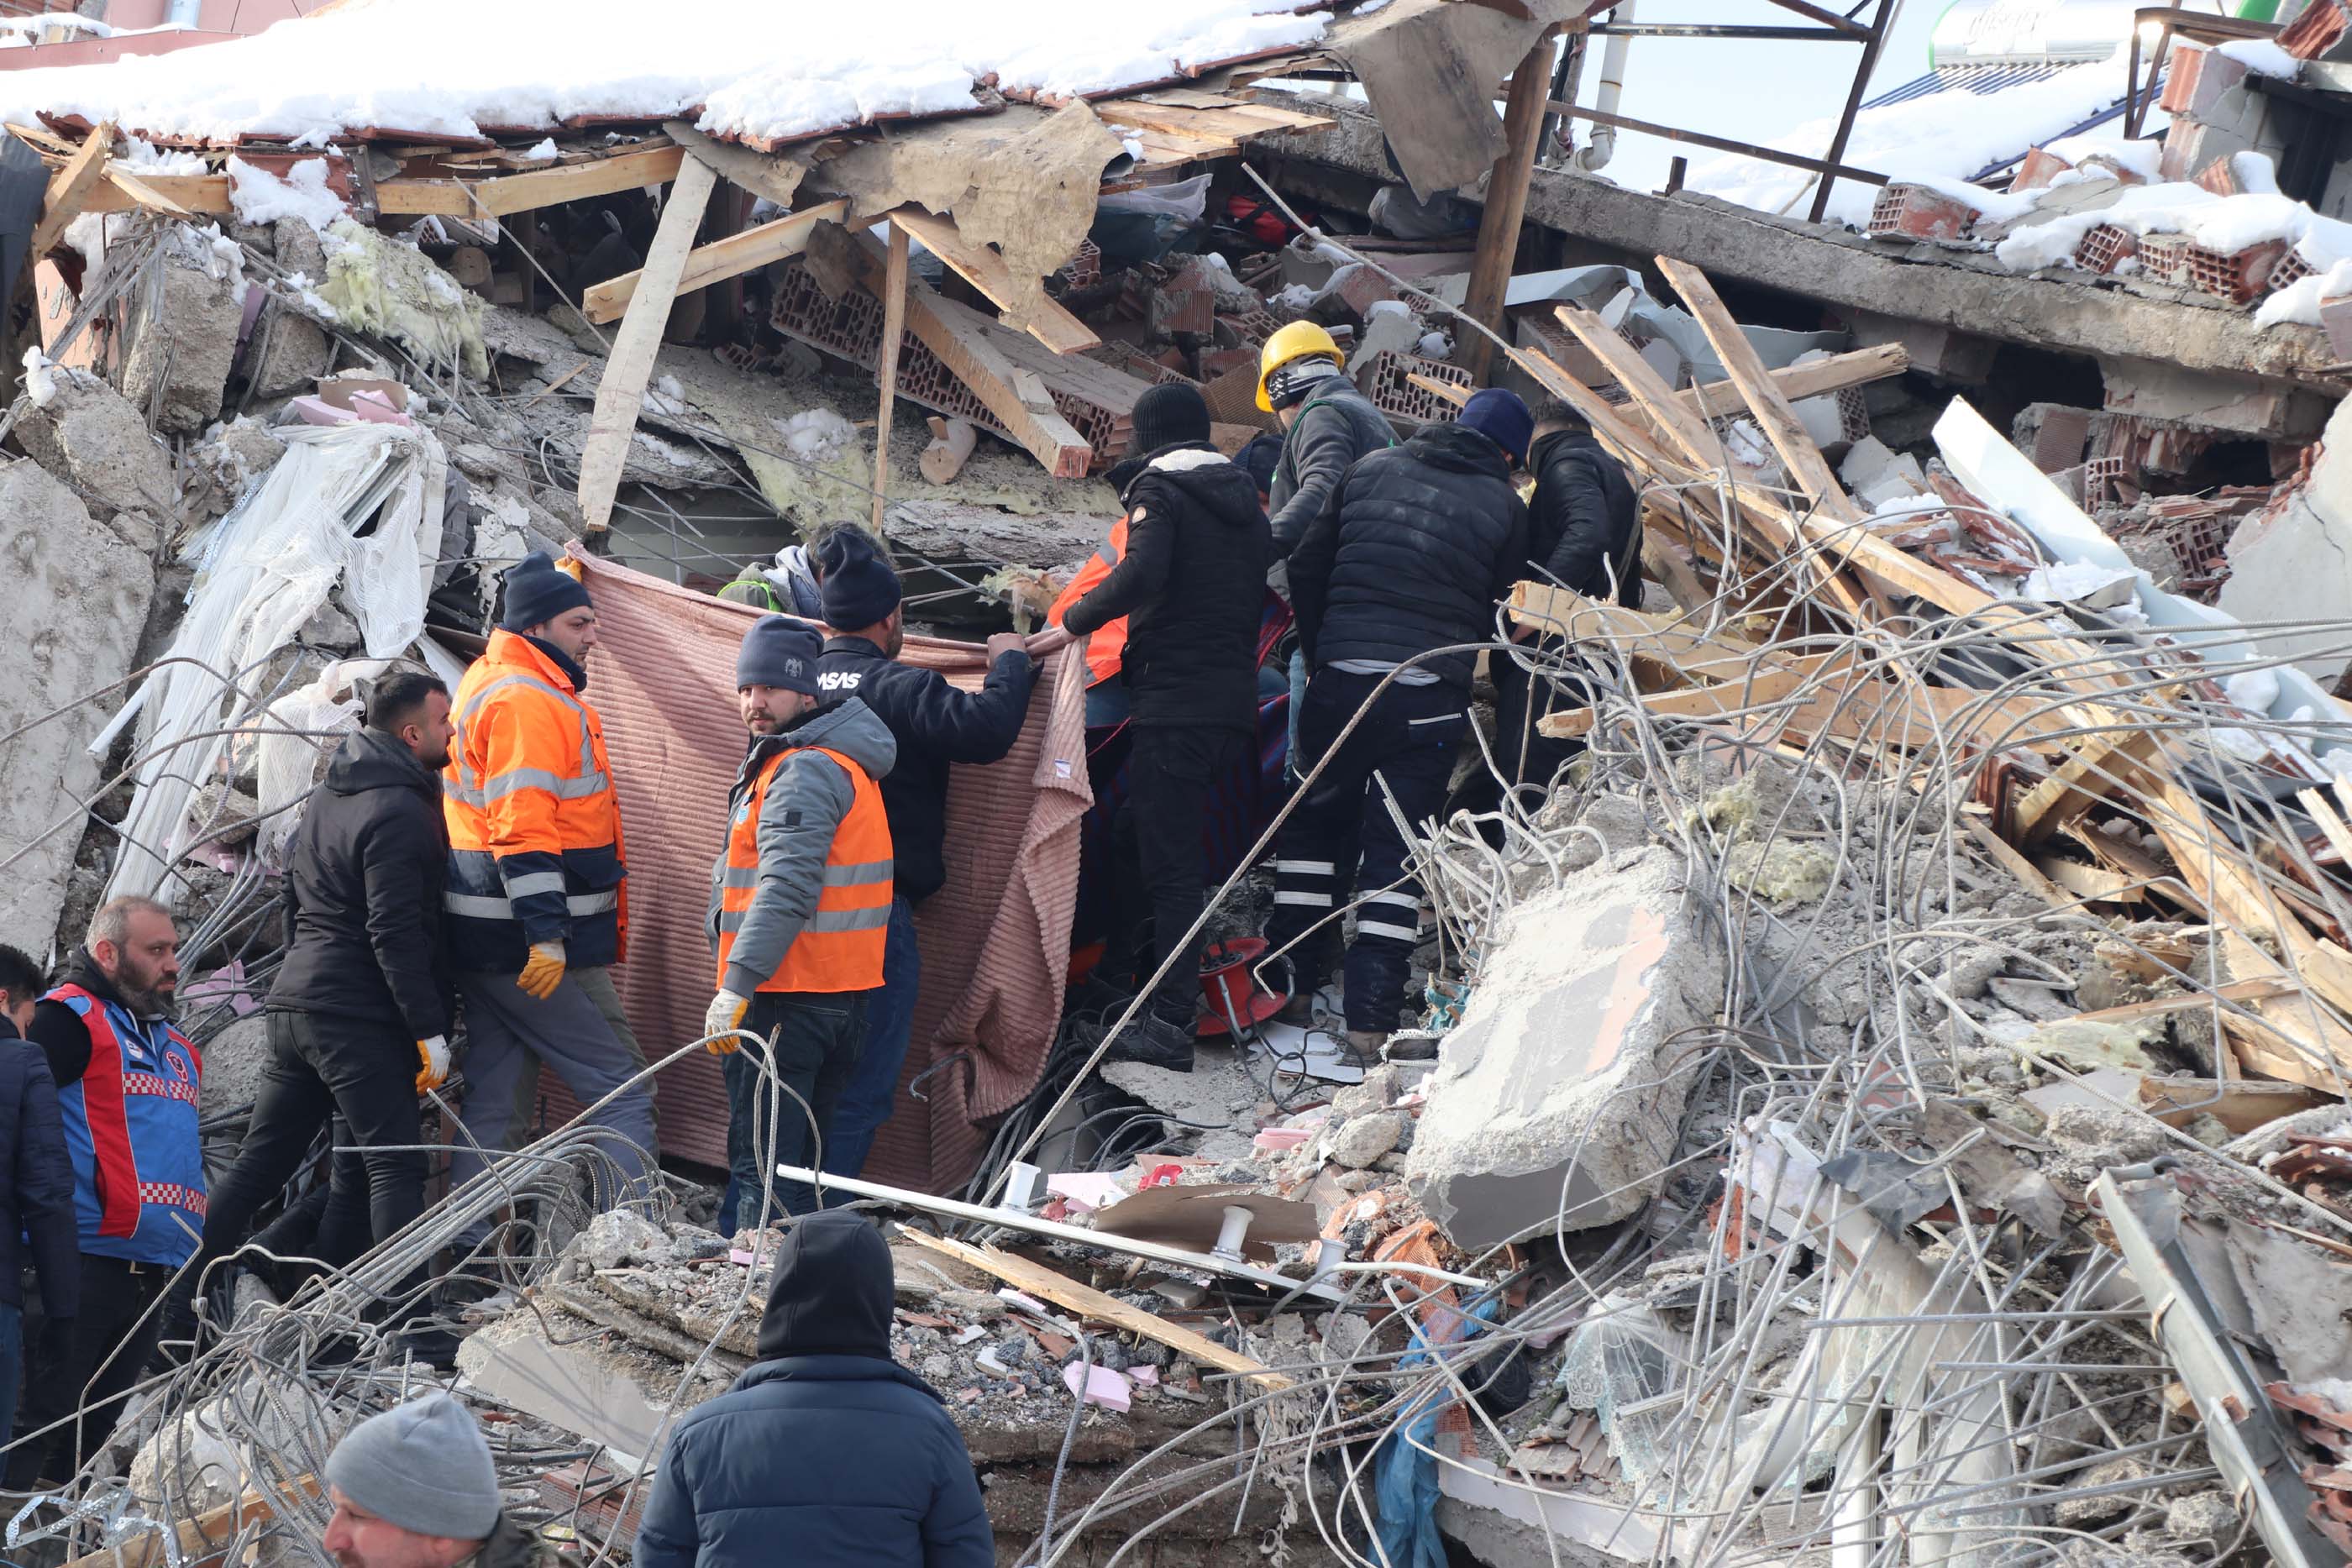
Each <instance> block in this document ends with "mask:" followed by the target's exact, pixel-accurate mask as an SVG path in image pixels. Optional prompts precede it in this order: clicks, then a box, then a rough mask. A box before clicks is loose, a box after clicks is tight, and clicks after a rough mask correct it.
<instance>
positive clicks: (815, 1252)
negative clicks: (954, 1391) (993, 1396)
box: [635, 1209, 996, 1568]
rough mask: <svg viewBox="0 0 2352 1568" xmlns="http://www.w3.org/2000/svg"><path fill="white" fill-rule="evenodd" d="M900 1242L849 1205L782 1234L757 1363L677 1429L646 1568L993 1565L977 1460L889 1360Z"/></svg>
mask: <svg viewBox="0 0 2352 1568" xmlns="http://www.w3.org/2000/svg"><path fill="white" fill-rule="evenodd" d="M890 1310H891V1270H890V1249H889V1247H888V1245H887V1244H886V1243H885V1242H884V1241H883V1239H882V1236H881V1233H880V1232H879V1231H877V1230H876V1229H875V1228H874V1227H873V1226H872V1225H871V1224H869V1223H868V1222H867V1221H866V1219H865V1218H863V1217H861V1216H859V1215H857V1214H855V1213H852V1212H850V1211H849V1210H847V1209H824V1210H820V1211H819V1212H817V1213H815V1214H812V1215H809V1216H808V1217H806V1218H803V1219H800V1220H798V1221H796V1222H794V1224H793V1227H792V1228H791V1229H790V1230H789V1231H787V1232H786V1233H785V1236H784V1240H783V1243H782V1248H781V1249H780V1250H779V1252H778V1255H777V1258H776V1276H775V1282H774V1284H773V1285H772V1287H771V1288H770V1290H769V1293H768V1309H767V1312H765V1313H764V1314H763V1315H762V1316H761V1319H760V1356H761V1359H760V1361H759V1362H758V1363H757V1364H755V1365H753V1366H752V1367H751V1369H750V1370H748V1371H747V1372H745V1373H744V1374H743V1375H742V1376H741V1377H740V1378H737V1379H736V1381H735V1386H734V1387H733V1388H731V1389H730V1390H729V1391H728V1392H727V1393H725V1394H722V1395H720V1396H719V1397H718V1398H716V1399H714V1400H712V1401H710V1403H709V1404H708V1405H705V1406H702V1407H701V1408H699V1409H698V1410H696V1411H695V1412H694V1413H693V1414H691V1415H689V1416H687V1417H686V1418H685V1419H684V1420H682V1421H680V1422H679V1423H678V1425H677V1430H676V1431H675V1432H673V1433H672V1434H671V1435H670V1439H669V1447H668V1448H667V1449H665V1450H664V1451H663V1454H662V1459H661V1469H660V1470H659V1472H658V1473H657V1474H656V1476H655V1478H654V1487H653V1494H652V1496H651V1497H650V1498H648V1499H647V1500H646V1511H645V1519H644V1522H643V1523H641V1524H640V1525H639V1526H638V1528H637V1542H636V1548H635V1563H636V1564H637V1568H768V1565H770V1564H773V1563H792V1564H793V1568H995V1563H996V1545H995V1537H994V1535H993V1533H992V1531H990V1529H989V1525H988V1512H987V1510H986V1508H985V1506H984V1505H983V1504H982V1501H981V1496H980V1483H979V1481H978V1480H977V1479H975V1478H974V1477H973V1475H972V1469H971V1454H970V1453H968V1452H967V1451H966V1450H965V1448H964V1446H963V1436H962V1434H961V1433H960V1432H958V1431H957V1430H956V1427H955V1423H954V1422H953V1421H952V1420H950V1418H949V1416H948V1413H947V1409H946V1407H945V1406H943V1405H941V1404H940V1396H938V1395H937V1394H936V1393H934V1392H933V1391H932V1389H931V1385H929V1384H928V1383H925V1382H924V1381H923V1380H922V1379H921V1378H919V1377H918V1376H916V1375H914V1374H913V1373H911V1372H908V1370H906V1369H905V1368H904V1367H902V1366H900V1365H898V1364H897V1363H896V1362H894V1361H892V1360H891V1359H890Z"/></svg>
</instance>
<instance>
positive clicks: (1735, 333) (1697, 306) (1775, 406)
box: [1657, 256, 1863, 522]
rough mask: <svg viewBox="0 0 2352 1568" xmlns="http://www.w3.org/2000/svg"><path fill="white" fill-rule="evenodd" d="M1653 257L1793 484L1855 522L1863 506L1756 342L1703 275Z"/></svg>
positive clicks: (1670, 259)
mask: <svg viewBox="0 0 2352 1568" xmlns="http://www.w3.org/2000/svg"><path fill="white" fill-rule="evenodd" d="M1657 261H1658V267H1659V269H1660V270H1661V271H1663V272H1664V274H1665V276H1666V281H1667V282H1668V283H1671V284H1673V285H1674V287H1675V293H1677V294H1679V295H1681V296H1682V298H1683V304H1684V305H1685V306H1686V307H1687V308H1689V310H1690V312H1691V314H1692V315H1694V316H1696V317H1697V318H1698V325H1699V330H1701V331H1703V332H1705V333H1706V340H1707V342H1708V343H1709V344H1711V345H1712V346H1713V347H1714V349H1715V357H1716V358H1717V359H1718V360H1720V361H1723V371H1724V374H1725V375H1726V376H1727V377H1728V378H1730V381H1731V384H1732V385H1733V386H1735V387H1737V388H1738V389H1739V395H1740V396H1741V397H1742V398H1744V399H1746V400H1747V402H1748V412H1749V413H1753V414H1754V415H1755V416H1756V422H1757V423H1759V424H1760V425H1762V426H1763V427H1764V435H1765V439H1767V440H1768V441H1769V442H1771V444H1772V449H1773V450H1774V451H1775V452H1778V453H1779V454H1780V461H1781V462H1782V463H1784V464H1786V465H1788V469H1789V475H1790V477H1791V478H1793V479H1794V480H1795V481H1796V483H1797V487H1798V488H1799V489H1801V490H1802V491H1803V492H1804V493H1805V494H1806V495H1808V496H1810V497H1812V498H1813V501H1814V502H1815V503H1816V504H1817V505H1818V506H1819V507H1821V508H1822V511H1824V512H1826V513H1828V514H1829V515H1830V516H1831V517H1833V518H1835V519H1837V520H1840V521H1843V522H1859V521H1860V520H1861V518H1862V516H1863V511H1862V508H1861V507H1857V506H1855V505H1854V503H1853V497H1849V496H1848V495H1847V494H1846V493H1845V487H1844V486H1842V485H1840V484H1839V483H1838V477H1837V476H1836V475H1835V474H1833V473H1832V472H1831V471H1830V465H1829V459H1827V458H1826V457H1823V456H1822V449H1821V448H1820V447H1818V446H1816V445H1814V444H1813V438H1812V437H1811V435H1809V434H1806V433H1805V424H1804V422H1803V421H1802V420H1801V419H1799V418H1798V417H1797V411H1796V410H1795V409H1793V408H1791V407H1790V404H1789V399H1788V397H1787V395H1786V394H1784V393H1783V392H1781V391H1780V387H1779V386H1778V385H1777V384H1775V382H1773V380H1772V373H1771V372H1770V371H1767V370H1766V369H1765V368H1764V361H1762V360H1761V359H1759V358H1758V357H1757V354H1756V345H1755V344H1753V343H1751V342H1749V341H1748V334H1747V333H1745V332H1743V331H1741V330H1740V329H1739V323H1738V322H1737V321H1735V320H1733V319H1732V317H1731V312H1730V310H1729V309H1728V308H1726V306H1725V305H1724V303H1723V299H1722V297H1721V296H1719V295H1717V293H1716V291H1715V285H1714V284H1712V283H1710V282H1708V281H1707V277H1706V274H1705V273H1704V272H1701V271H1700V270H1699V269H1698V268H1697V267H1693V266H1692V265H1691V264H1690V263H1688V262H1686V261H1681V260H1677V259H1676V258H1675V257H1674V256H1659V257H1658V258H1657Z"/></svg>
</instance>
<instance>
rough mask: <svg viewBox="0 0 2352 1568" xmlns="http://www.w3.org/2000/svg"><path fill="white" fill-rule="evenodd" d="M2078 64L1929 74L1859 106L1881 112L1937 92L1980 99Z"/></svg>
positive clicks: (2066, 61) (1893, 88)
mask: <svg viewBox="0 0 2352 1568" xmlns="http://www.w3.org/2000/svg"><path fill="white" fill-rule="evenodd" d="M2081 63H2082V62H2081V61H2079V60H2063V61H2059V62H2056V63H2054V64H2051V65H2032V66H1969V67H1962V68H1957V69H1952V70H1943V71H1929V72H1928V73H1927V75H1926V76H1919V77H1913V78H1911V79H1910V80H1909V81H1906V82H1905V83H1903V84H1902V85H1901V86H1899V87H1892V88H1889V89H1886V90H1885V92H1882V93H1880V94H1879V95H1878V96H1877V97H1876V98H1874V99H1870V100H1869V101H1868V102H1866V103H1864V105H1863V106H1862V107H1863V108H1864V109H1883V108H1885V106H1886V105H1888V104H1890V103H1909V102H1910V101H1911V100H1912V99H1919V98H1926V97H1927V96H1929V95H1930V94H1932V93H1938V92H1972V93H1976V94H1977V95H1979V97H1982V96H1984V95H1986V94H1989V93H1996V92H1999V91H2000V90H2001V89H2004V88H2012V87H2018V86H2021V85H2022V84H2023V83H2026V82H2030V81H2046V80H2048V79H2049V78H2052V77H2054V76H2056V75H2057V74H2058V73H2059V72H2060V71H2065V70H2072V69H2074V67H2076V66H2077V65H2080V64H2081Z"/></svg>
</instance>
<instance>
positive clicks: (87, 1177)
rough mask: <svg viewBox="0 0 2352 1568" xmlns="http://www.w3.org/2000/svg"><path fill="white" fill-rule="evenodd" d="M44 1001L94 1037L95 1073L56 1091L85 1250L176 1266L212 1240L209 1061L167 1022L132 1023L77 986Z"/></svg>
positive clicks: (124, 1011)
mask: <svg viewBox="0 0 2352 1568" xmlns="http://www.w3.org/2000/svg"><path fill="white" fill-rule="evenodd" d="M46 999H47V1000H49V1001H53V1002H63V1003H64V1004H65V1005H66V1006H68V1007H69V1008H71V1009H73V1010H74V1013H75V1016H77V1017H78V1018H79V1019H81V1021H82V1025H83V1027H84V1028H86V1029H88V1030H89V1068H88V1069H87V1070H86V1071H84V1072H83V1073H82V1075H81V1079H80V1082H76V1083H68V1084H64V1085H61V1086H60V1087H59V1088H58V1113H60V1114H61V1115H62V1116H63V1117H64V1119H65V1124H66V1152H67V1153H68V1155H71V1156H72V1158H73V1168H74V1219H75V1221H76V1223H77V1224H78V1225H79V1227H80V1230H81V1249H82V1250H83V1251H85V1252H91V1253H96V1254H97V1255H98V1256H100V1257H102V1258H128V1259H130V1260H132V1261H133V1262H138V1263H163V1264H167V1265H169V1266H171V1267H173V1268H177V1267H179V1265H180V1264H182V1263H184V1262H185V1261H186V1260H187V1258H188V1255H189V1254H190V1253H192V1252H194V1250H195V1249H196V1243H197V1242H198V1241H199V1240H200V1239H203V1236H204V1233H205V1155H204V1145H203V1140H202V1139H201V1137H200V1136H199V1135H198V1134H197V1131H196V1121H197V1114H196V1088H197V1084H198V1083H199V1082H200V1081H201V1079H202V1076H203V1073H204V1058H203V1057H202V1056H201V1055H200V1054H199V1053H198V1052H197V1051H196V1048H195V1046H194V1043H193V1042H191V1041H190V1040H189V1039H188V1037H187V1036H186V1035H184V1034H182V1033H181V1032H180V1031H179V1030H176V1029H174V1028H173V1026H172V1024H171V1022H170V1020H169V1019H141V1018H137V1017H134V1016H133V1015H132V1013H131V1009H128V1008H126V1007H124V1006H123V1005H122V1004H121V1003H120V1002H110V1001H106V1000H103V999H101V998H99V997H97V996H95V995H93V994H91V993H90V992H89V991H86V990H84V989H83V988H81V987H79V986H59V987H58V988H57V989H56V990H54V991H51V992H50V993H49V994H48V996H47V998H46Z"/></svg>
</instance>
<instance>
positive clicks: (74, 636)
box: [0, 437, 155, 955]
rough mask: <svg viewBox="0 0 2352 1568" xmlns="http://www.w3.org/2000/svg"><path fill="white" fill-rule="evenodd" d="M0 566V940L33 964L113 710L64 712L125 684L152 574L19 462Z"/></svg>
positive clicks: (12, 475)
mask: <svg viewBox="0 0 2352 1568" xmlns="http://www.w3.org/2000/svg"><path fill="white" fill-rule="evenodd" d="M142 439H143V437H142ZM0 563H5V570H0V581H5V588H0V616H5V624H6V625H7V627H8V632H9V637H10V640H11V642H12V644H13V646H14V647H15V649H16V656H15V659H14V661H13V663H12V664H11V667H10V678H9V679H8V680H7V681H6V682H5V684H0V735H9V734H11V733H12V732H15V731H17V730H19V729H22V730H23V733H21V734H16V735H15V737H14V738H13V739H9V740H6V741H0V777H5V778H6V779H8V780H9V781H10V788H9V789H7V790H6V791H5V796H6V798H5V800H0V859H5V858H8V857H11V856H15V855H16V854H17V853H18V852H20V851H21V852H23V858H21V859H18V860H16V861H15V862H14V863H13V864H12V865H11V866H10V867H9V873H8V875H7V876H6V877H5V878H0V941H5V942H8V943H10V944H12V945H13V946H18V947H21V948H24V949H25V950H26V951H27V952H29V953H32V954H35V955H40V954H44V953H47V952H49V951H50V945H51V941H52V939H53V938H54V937H55V936H56V935H57V926H58V915H59V913H60V912H61V911H62V910H63V909H64V907H65V899H66V883H67V879H68V876H69V874H70V873H71V872H72V870H73V862H74V851H75V849H76V847H77V846H78V845H79V843H80V842H81V825H80V816H81V812H80V803H81V802H82V801H83V800H87V799H88V798H89V796H90V795H91V794H92V793H93V792H94V791H95V790H96V789H97V787H98V782H99V777H100V775H99V762H98V758H95V757H92V756H91V755H90V754H89V743H90V741H91V740H92V739H94V738H95V737H97V735H98V733H99V731H100V729H102V728H103V727H105V725H106V722H107V720H108V719H109V718H110V717H111V716H113V714H114V712H115V710H116V709H117V708H119V707H120V706H121V697H120V696H119V695H117V696H110V697H106V698H102V699H100V701H98V702H94V703H82V704H81V706H76V707H70V708H68V705H70V704H74V703H77V702H80V700H81V699H82V698H84V697H87V696H89V695H90V694H91V693H92V692H96V691H100V690H102V689H104V688H105V687H106V686H108V685H111V684H113V683H115V682H117V681H120V680H121V679H122V678H123V677H124V676H125V675H127V674H130V672H131V658H132V655H133V653H134V652H135V651H136V649H137V646H138V642H139V633H140V630H141V628H142V627H143V626H144V625H145V624H146V622H147V608H148V604H149V602H150V601H152V599H153V597H154V593H155V567H154V563H153V561H152V560H151V559H148V557H147V555H146V554H145V553H144V552H142V551H141V550H138V549H133V548H131V545H130V544H128V543H127V542H125V541H124V540H123V539H122V538H121V537H120V536H119V535H117V534H116V533H115V531H114V530H112V529H110V528H106V527H105V526H103V525H101V524H100V523H98V522H96V521H94V520H92V518H91V517H90V515H89V508H88V507H84V506H83V505H82V504H81V502H80V501H79V499H77V498H76V497H75V496H74V493H73V492H72V491H70V490H68V489H67V488H66V487H65V486H63V485H61V484H59V483H58V481H57V480H56V479H54V478H52V477H50V476H49V475H48V474H47V473H46V472H44V471H43V470H42V468H41V466H40V465H38V464H37V463H35V462H33V461H31V460H30V459H19V460H17V461H16V462H13V463H9V464H6V465H4V466H0ZM27 726H29V728H26V727H27Z"/></svg>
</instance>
